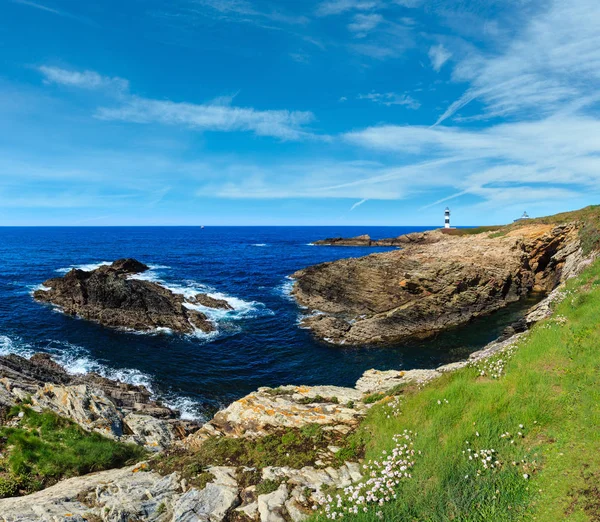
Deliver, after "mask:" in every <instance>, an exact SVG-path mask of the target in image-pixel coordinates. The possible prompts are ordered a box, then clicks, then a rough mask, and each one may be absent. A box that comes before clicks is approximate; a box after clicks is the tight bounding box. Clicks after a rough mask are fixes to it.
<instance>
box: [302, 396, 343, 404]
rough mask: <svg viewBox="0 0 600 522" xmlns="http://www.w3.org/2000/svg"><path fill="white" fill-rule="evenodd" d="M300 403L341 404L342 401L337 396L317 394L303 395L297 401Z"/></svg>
mask: <svg viewBox="0 0 600 522" xmlns="http://www.w3.org/2000/svg"><path fill="white" fill-rule="evenodd" d="M296 402H297V403H298V404H321V403H332V404H339V403H340V401H339V399H338V398H337V397H321V396H320V395H315V396H314V397H302V398H301V399H300V400H298V401H296Z"/></svg>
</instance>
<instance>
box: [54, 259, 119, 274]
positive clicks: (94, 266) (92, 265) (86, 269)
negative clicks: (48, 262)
mask: <svg viewBox="0 0 600 522" xmlns="http://www.w3.org/2000/svg"><path fill="white" fill-rule="evenodd" d="M110 264H112V263H111V262H110V261H100V262H99V263H84V264H81V265H70V266H68V267H63V268H57V269H56V270H55V272H58V273H59V274H66V273H67V272H70V271H71V270H73V269H74V268H77V269H79V270H83V271H84V272H91V271H92V270H96V269H97V268H100V267H101V266H107V265H110Z"/></svg>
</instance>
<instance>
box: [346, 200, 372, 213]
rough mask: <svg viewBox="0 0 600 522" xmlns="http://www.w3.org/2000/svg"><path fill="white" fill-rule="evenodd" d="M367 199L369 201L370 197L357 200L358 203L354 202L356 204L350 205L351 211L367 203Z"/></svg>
mask: <svg viewBox="0 0 600 522" xmlns="http://www.w3.org/2000/svg"><path fill="white" fill-rule="evenodd" d="M367 201H369V200H368V199H361V200H360V201H357V202H356V203H354V205H352V206H351V207H350V212H352V211H353V210H354V209H355V208H358V207H360V206H361V205H362V204H363V203H366V202H367Z"/></svg>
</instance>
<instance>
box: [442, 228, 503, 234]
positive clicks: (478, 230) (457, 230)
mask: <svg viewBox="0 0 600 522" xmlns="http://www.w3.org/2000/svg"><path fill="white" fill-rule="evenodd" d="M501 228H503V227H502V225H490V226H483V227H469V228H440V232H442V233H443V234H447V235H449V236H473V235H475V234H483V233H484V232H495V231H496V230H500V229H501Z"/></svg>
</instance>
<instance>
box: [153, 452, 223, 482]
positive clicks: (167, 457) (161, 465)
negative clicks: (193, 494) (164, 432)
mask: <svg viewBox="0 0 600 522" xmlns="http://www.w3.org/2000/svg"><path fill="white" fill-rule="evenodd" d="M148 464H149V468H150V469H152V470H154V471H156V472H157V473H160V474H161V475H170V474H171V473H174V472H178V473H179V474H180V476H181V478H182V479H184V480H186V481H187V483H188V484H189V485H190V486H193V487H195V488H197V489H204V488H205V487H206V484H208V483H209V482H210V481H211V480H213V479H214V478H215V477H214V475H213V474H212V473H210V472H209V471H207V469H206V468H207V467H208V466H209V465H210V464H211V463H210V462H206V461H202V460H199V459H197V458H195V455H194V454H193V453H191V452H189V451H187V450H185V449H183V448H172V449H170V450H169V451H166V452H164V453H162V454H160V455H159V457H158V458H154V459H152V460H150V461H149V462H148ZM214 465H217V463H216V462H215V463H214Z"/></svg>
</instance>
